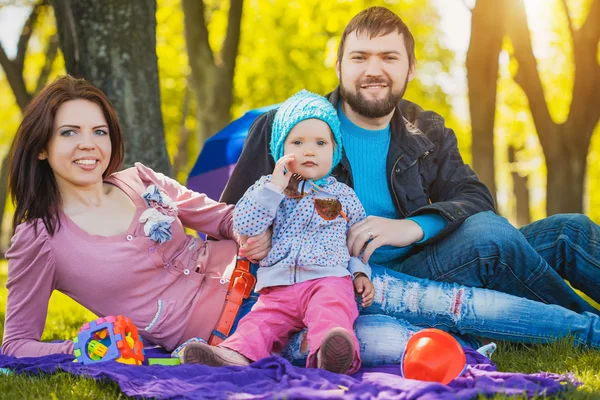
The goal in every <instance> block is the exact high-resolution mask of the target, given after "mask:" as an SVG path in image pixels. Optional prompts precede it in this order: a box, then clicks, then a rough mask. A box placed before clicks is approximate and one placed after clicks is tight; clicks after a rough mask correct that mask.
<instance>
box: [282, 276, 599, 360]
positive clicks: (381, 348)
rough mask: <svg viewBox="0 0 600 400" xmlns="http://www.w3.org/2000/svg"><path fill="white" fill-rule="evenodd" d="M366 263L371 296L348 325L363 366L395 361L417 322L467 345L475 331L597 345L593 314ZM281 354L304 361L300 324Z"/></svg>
mask: <svg viewBox="0 0 600 400" xmlns="http://www.w3.org/2000/svg"><path fill="white" fill-rule="evenodd" d="M371 267H372V269H373V276H372V280H373V285H374V287H375V301H374V302H373V305H371V307H368V308H365V309H361V310H360V314H361V315H360V316H359V317H358V319H357V320H356V323H355V325H354V330H355V332H356V335H357V338H358V341H359V343H360V352H361V356H362V361H363V366H374V365H381V364H399V363H400V358H401V357H402V352H403V350H404V347H405V346H406V342H407V341H408V338H409V337H410V336H411V335H412V334H413V333H414V332H416V331H418V330H420V329H422V328H438V329H442V330H445V331H447V332H450V333H452V334H453V335H454V336H455V337H456V338H457V339H458V340H459V341H460V342H461V344H463V345H469V346H471V347H478V345H479V342H478V341H477V339H476V338H477V337H481V338H489V339H497V340H505V341H512V342H522V343H549V342H551V341H553V340H556V339H561V338H565V337H567V336H569V335H570V336H571V337H573V339H574V343H575V344H576V345H584V346H590V347H594V348H600V317H598V316H597V315H596V314H593V313H589V312H584V313H582V314H578V313H576V312H574V311H571V310H568V309H566V308H563V307H560V306H557V305H549V304H544V303H540V302H536V301H533V300H528V299H525V298H521V297H516V296H512V295H508V294H505V293H501V292H497V291H493V290H488V289H478V288H469V287H465V286H460V285H457V284H453V283H446V282H434V281H429V280H426V279H420V278H415V277H413V276H409V275H405V274H403V273H400V272H395V271H392V270H389V269H386V268H383V267H379V266H374V265H372V266H371ZM281 355H282V356H283V357H285V358H287V359H289V360H291V361H292V362H293V363H294V364H299V365H304V363H305V362H306V356H307V355H308V345H307V343H306V330H304V331H302V332H299V333H298V334H296V335H294V336H293V337H292V338H291V339H290V341H289V342H288V344H287V346H286V347H285V348H284V350H283V351H282V354H281Z"/></svg>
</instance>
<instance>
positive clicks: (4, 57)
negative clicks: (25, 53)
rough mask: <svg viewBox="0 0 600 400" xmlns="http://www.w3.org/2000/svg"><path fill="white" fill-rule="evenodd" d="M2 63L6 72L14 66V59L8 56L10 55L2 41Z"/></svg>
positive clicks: (0, 50)
mask: <svg viewBox="0 0 600 400" xmlns="http://www.w3.org/2000/svg"><path fill="white" fill-rule="evenodd" d="M0 65H1V66H2V68H3V69H4V71H5V72H7V70H8V69H9V68H12V61H11V59H10V58H8V55H7V54H6V52H5V51H4V47H2V43H0Z"/></svg>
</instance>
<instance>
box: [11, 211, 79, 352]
mask: <svg viewBox="0 0 600 400" xmlns="http://www.w3.org/2000/svg"><path fill="white" fill-rule="evenodd" d="M6 258H7V259H8V281H7V283H6V287H7V288H8V300H7V305H6V318H5V321H4V339H3V340H2V352H3V353H4V354H5V355H8V356H14V357H39V356H43V355H47V354H54V353H65V354H69V353H72V352H73V342H71V341H66V342H63V343H42V342H40V338H41V337H42V333H43V331H44V324H45V322H46V316H47V313H48V301H49V299H50V295H51V294H52V291H53V290H54V287H55V279H54V277H55V276H54V258H53V257H52V251H51V249H50V244H49V242H48V235H47V232H46V230H45V229H44V227H43V224H39V225H38V227H37V232H35V231H34V224H32V223H23V224H21V225H19V226H18V227H17V229H16V232H15V235H14V236H13V238H12V244H11V246H10V248H9V249H8V251H7V253H6Z"/></svg>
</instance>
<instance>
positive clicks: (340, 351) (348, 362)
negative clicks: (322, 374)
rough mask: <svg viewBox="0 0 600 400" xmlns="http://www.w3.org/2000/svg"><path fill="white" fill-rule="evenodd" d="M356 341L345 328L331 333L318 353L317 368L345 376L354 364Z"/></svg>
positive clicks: (335, 329)
mask: <svg viewBox="0 0 600 400" xmlns="http://www.w3.org/2000/svg"><path fill="white" fill-rule="evenodd" d="M354 353H355V349H354V341H353V340H352V335H351V334H350V333H349V332H348V331H347V330H346V329H344V328H333V329H332V330H330V331H329V333H328V334H327V336H325V339H323V343H322V344H321V348H320V349H319V351H318V352H317V368H321V369H325V370H327V371H331V372H335V373H337V374H345V373H346V372H348V370H349V369H350V367H351V366H352V363H353V362H354Z"/></svg>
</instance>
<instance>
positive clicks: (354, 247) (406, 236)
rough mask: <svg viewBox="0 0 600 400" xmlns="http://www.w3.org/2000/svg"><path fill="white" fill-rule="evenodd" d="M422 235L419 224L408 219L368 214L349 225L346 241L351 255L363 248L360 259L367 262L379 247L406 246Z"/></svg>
mask: <svg viewBox="0 0 600 400" xmlns="http://www.w3.org/2000/svg"><path fill="white" fill-rule="evenodd" d="M423 235H424V233H423V229H421V227H420V226H419V224H417V223H416V222H414V221H411V220H409V219H389V218H381V217H374V216H370V217H367V218H365V219H363V220H362V221H360V222H357V223H356V224H354V225H352V226H351V227H350V230H349V231H348V239H347V242H348V249H350V255H351V256H355V257H359V256H360V253H361V251H362V250H363V248H364V253H363V255H362V260H363V262H365V263H367V262H369V258H370V257H371V255H372V254H373V252H374V251H375V250H376V249H378V248H379V247H381V246H385V245H391V246H395V247H406V246H409V245H411V244H413V243H414V242H418V241H419V240H421V239H423ZM365 245H366V247H365Z"/></svg>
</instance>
